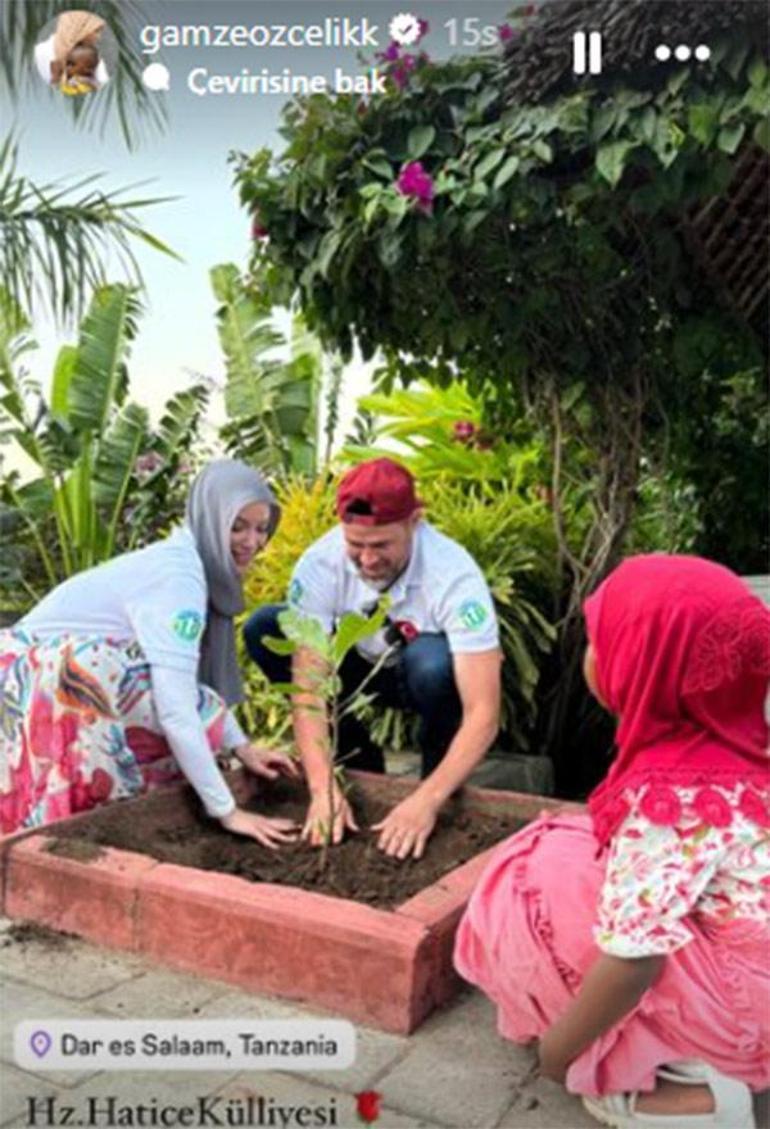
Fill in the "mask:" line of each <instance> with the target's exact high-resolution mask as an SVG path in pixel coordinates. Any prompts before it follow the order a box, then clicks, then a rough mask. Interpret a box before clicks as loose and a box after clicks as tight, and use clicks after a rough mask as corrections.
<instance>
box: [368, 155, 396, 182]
mask: <svg viewBox="0 0 770 1129" xmlns="http://www.w3.org/2000/svg"><path fill="white" fill-rule="evenodd" d="M361 164H362V165H364V166H365V167H366V168H367V169H370V170H371V172H373V173H375V174H376V175H377V176H381V177H382V178H383V180H388V181H391V180H395V176H394V173H393V168H392V166H391V164H390V161H386V160H385V158H384V157H364V158H363V160H362V161H361Z"/></svg>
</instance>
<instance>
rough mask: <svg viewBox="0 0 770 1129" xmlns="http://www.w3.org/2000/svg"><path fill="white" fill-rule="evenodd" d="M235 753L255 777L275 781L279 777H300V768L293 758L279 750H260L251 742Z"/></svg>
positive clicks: (235, 750)
mask: <svg viewBox="0 0 770 1129" xmlns="http://www.w3.org/2000/svg"><path fill="white" fill-rule="evenodd" d="M233 752H234V753H235V755H236V756H237V758H238V760H239V761H240V762H241V764H242V765H244V766H245V767H246V768H248V770H249V772H253V773H254V775H255V776H264V777H265V778H266V779H267V780H275V779H276V777H278V776H294V777H298V776H299V774H300V773H299V768H298V767H297V762H296V761H295V760H294V759H293V757H290V756H287V754H286V753H280V752H279V751H278V750H277V749H260V748H259V746H258V745H254V744H252V743H251V741H247V742H246V744H244V745H239V746H238V748H237V749H234V750H233Z"/></svg>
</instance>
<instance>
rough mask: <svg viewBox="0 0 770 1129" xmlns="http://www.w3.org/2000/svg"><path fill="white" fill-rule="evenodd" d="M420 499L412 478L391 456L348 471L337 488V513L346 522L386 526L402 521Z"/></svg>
mask: <svg viewBox="0 0 770 1129" xmlns="http://www.w3.org/2000/svg"><path fill="white" fill-rule="evenodd" d="M421 505H422V502H421V501H420V499H419V498H418V497H417V495H416V494H415V492H414V479H413V478H412V475H411V474H410V473H409V471H408V470H407V469H406V467H402V466H401V465H400V464H399V463H396V462H394V461H393V459H372V460H371V461H370V462H367V463H360V464H359V465H358V466H357V467H354V468H353V469H352V470H349V471H348V473H347V474H346V475H345V477H344V478H343V479H342V481H341V482H340V484H339V486H338V487H337V516H338V517H339V519H340V521H344V522H345V523H346V524H351V523H355V524H356V525H389V524H390V523H391V522H393V521H406V519H407V518H408V517H411V516H412V514H413V513H414V511H415V510H417V509H419V508H420V506H421Z"/></svg>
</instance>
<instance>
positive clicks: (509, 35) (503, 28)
mask: <svg viewBox="0 0 770 1129" xmlns="http://www.w3.org/2000/svg"><path fill="white" fill-rule="evenodd" d="M497 34H498V35H499V36H500V42H501V43H507V42H508V40H509V39H513V28H512V27H511V25H510V24H500V25H499V27H498V29H497Z"/></svg>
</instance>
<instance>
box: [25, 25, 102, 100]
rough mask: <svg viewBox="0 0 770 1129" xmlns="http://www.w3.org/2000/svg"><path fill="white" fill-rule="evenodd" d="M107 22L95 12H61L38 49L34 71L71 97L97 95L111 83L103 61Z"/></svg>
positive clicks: (45, 31) (44, 34)
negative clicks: (98, 91) (103, 87)
mask: <svg viewBox="0 0 770 1129" xmlns="http://www.w3.org/2000/svg"><path fill="white" fill-rule="evenodd" d="M105 29H106V30H107V32H109V29H107V24H106V22H105V21H104V20H103V19H102V17H101V16H97V15H96V14H95V13H94V12H84V11H81V10H79V9H72V10H70V11H66V12H60V13H59V15H58V16H57V17H56V20H55V21H54V22H53V23H52V24H49V25H47V26H46V28H44V30H43V38H42V39H41V40H40V42H39V43H37V44H36V46H35V67H36V68H37V72H38V74H39V75H40V77H41V78H42V79H43V81H44V82H45V83H46V84H47V85H48V86H50V87H51V88H52V89H55V90H59V91H60V92H61V93H62V94H64V95H68V96H76V97H77V96H81V95H85V94H94V93H96V91H97V90H99V89H100V88H101V87H102V86H104V85H105V84H106V83H107V82H109V80H110V75H109V71H108V69H107V64H106V62H105V59H104V57H103V55H104V46H105V39H106V38H107V37H106V36H105V34H104V33H105Z"/></svg>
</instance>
